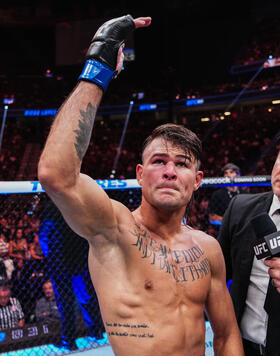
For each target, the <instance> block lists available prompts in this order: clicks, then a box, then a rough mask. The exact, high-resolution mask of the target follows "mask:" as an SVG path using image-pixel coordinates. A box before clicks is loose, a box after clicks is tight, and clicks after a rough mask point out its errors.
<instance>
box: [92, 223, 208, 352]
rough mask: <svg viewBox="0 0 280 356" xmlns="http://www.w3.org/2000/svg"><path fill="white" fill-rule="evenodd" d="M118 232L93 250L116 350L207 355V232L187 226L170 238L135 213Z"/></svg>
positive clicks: (103, 308)
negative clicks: (141, 221)
mask: <svg viewBox="0 0 280 356" xmlns="http://www.w3.org/2000/svg"><path fill="white" fill-rule="evenodd" d="M115 233H116V234H117V236H116V240H117V241H118V242H117V244H112V243H110V242H108V243H105V244H103V243H102V244H100V245H99V244H98V243H97V246H96V245H95V246H94V247H93V246H91V248H90V252H89V268H90V272H91V276H92V280H93V284H94V286H95V289H96V292H97V294H98V297H99V303H100V308H101V312H102V317H103V321H104V325H105V328H106V331H107V334H108V337H109V340H110V343H111V345H112V347H113V350H114V352H115V355H116V356H130V355H139V356H140V355H141V356H142V355H145V356H150V355H151V356H155V355H156V356H164V355H168V356H170V355H172V356H187V355H192V356H203V355H204V354H205V349H204V345H205V342H204V337H205V321H204V305H205V301H206V298H207V293H208V291H209V288H210V283H211V269H210V262H209V259H208V256H207V254H206V252H205V250H206V248H205V240H206V239H205V236H207V235H205V234H203V233H201V232H198V231H195V230H192V229H190V228H188V227H183V226H182V233H181V234H180V236H178V237H176V238H175V239H172V240H171V241H169V242H166V241H164V240H162V239H161V238H160V237H159V236H154V235H152V234H151V233H150V232H149V231H148V230H147V229H146V228H145V227H143V226H139V225H138V224H137V222H136V221H135V220H134V219H133V218H131V219H130V220H129V221H126V222H125V223H124V224H122V225H121V226H120V228H119V230H118V231H117V232H115ZM201 235H202V236H203V237H202V238H201ZM207 250H208V248H207Z"/></svg>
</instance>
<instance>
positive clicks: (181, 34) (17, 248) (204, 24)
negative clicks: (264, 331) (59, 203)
mask: <svg viewBox="0 0 280 356" xmlns="http://www.w3.org/2000/svg"><path fill="white" fill-rule="evenodd" d="M127 13H130V14H131V15H132V16H133V17H138V16H151V17H152V19H153V22H152V25H151V27H150V28H148V29H143V30H141V31H136V32H135V33H134V35H133V36H132V37H131V38H130V39H129V40H128V41H127V43H126V47H125V50H124V52H125V63H124V70H123V71H122V73H121V74H120V76H119V77H118V78H117V79H116V80H114V81H113V82H112V83H111V85H110V86H109V88H108V90H107V92H106V94H105V95H104V97H103V99H102V102H101V105H100V107H99V110H98V113H97V117H96V121H95V124H94V130H93V134H92V140H91V142H90V145H89V148H88V151H87V154H86V156H85V159H84V161H83V165H82V172H83V173H86V174H88V175H90V176H91V177H93V178H95V179H97V181H98V183H99V184H100V185H101V186H102V187H103V188H104V189H105V190H106V191H107V193H108V194H109V196H110V197H112V198H114V199H116V200H119V201H121V202H122V203H124V204H125V205H126V206H128V207H129V209H131V210H134V209H135V208H136V207H137V206H138V205H139V203H140V201H141V190H140V188H139V186H138V184H137V182H136V180H135V167H136V164H137V163H138V162H140V151H141V143H142V142H143V140H144V138H145V137H146V136H147V135H148V134H149V133H150V132H151V131H152V129H153V128H154V127H156V126H158V125H159V124H163V123H168V122H173V123H178V124H183V125H185V126H186V127H188V128H190V129H191V130H193V131H194V132H195V133H196V134H197V135H198V136H199V138H200V139H201V140H202V143H203V159H202V167H201V168H202V170H203V171H204V180H203V184H202V186H201V187H200V189H199V190H198V192H196V194H195V196H194V201H193V202H192V205H191V206H190V207H188V221H187V223H188V224H190V225H191V226H192V227H193V228H195V229H201V230H203V231H205V232H207V233H208V234H210V235H212V236H214V237H217V234H218V230H219V226H220V225H219V222H217V221H213V220H211V218H210V217H209V201H210V198H211V196H212V194H213V192H214V191H216V190H217V189H219V187H221V186H232V187H234V186H238V187H239V189H243V190H244V191H246V192H251V193H257V192H264V191H268V190H270V189H271V184H270V174H271V170H272V166H273V163H274V160H275V157H276V152H278V151H279V148H280V147H279V141H277V137H278V136H279V131H280V105H279V104H280V20H279V19H280V4H279V1H252V2H245V1H243V2H238V1H237V2H226V1H224V2H221V1H216V2H214V3H213V2H210V1H203V0H185V1H183V0H182V1H180V0H177V1H176V0H174V1H165V0H163V1H161V2H160V3H158V4H156V3H155V4H153V3H152V2H151V1H150V3H149V4H148V2H145V1H144V2H142V1H141V2H140V1H139V2H136V4H134V2H133V1H119V2H109V1H103V2H101V3H99V2H97V1H89V0H88V1H83V0H80V1H75V2H69V1H64V0H63V1H52V0H38V1H35V0H22V1H16V0H10V1H6V2H3V1H1V3H0V38H1V55H0V99H1V107H0V117H1V132H0V242H1V244H0V282H1V281H7V282H8V284H9V286H10V289H11V293H12V297H13V298H17V300H18V301H19V303H20V304H21V308H22V313H23V314H24V320H25V325H24V326H23V327H12V328H7V327H5V323H4V324H1V323H0V325H1V329H0V353H1V355H24V356H28V355H40V356H44V355H58V354H62V353H66V354H67V353H73V354H78V353H79V352H80V353H81V352H88V354H90V355H91V354H92V355H112V353H111V351H110V346H109V344H108V339H107V337H106V333H105V332H104V331H105V330H104V328H103V325H102V321H101V317H100V314H99V307H98V300H97V297H96V295H95V292H94V290H93V289H92V286H91V284H90V283H87V280H86V279H85V278H84V279H83V281H81V280H79V281H78V282H77V278H78V276H80V275H81V274H83V275H86V274H87V248H88V247H87V243H86V242H85V241H84V240H83V239H82V238H80V237H77V236H75V237H73V234H74V233H73V232H72V231H71V230H70V229H69V228H68V227H67V226H65V225H64V221H63V220H62V219H61V217H60V216H59V212H58V211H57V210H56V208H55V207H54V206H52V204H51V202H50V201H49V199H48V197H47V196H46V194H45V193H44V191H43V189H42V187H41V185H40V184H39V182H38V177H37V165H38V160H39V157H40V154H41V152H42V149H43V145H44V143H45V140H46V137H47V134H48V132H49V129H50V126H51V124H52V122H53V119H54V116H55V114H56V112H57V110H58V108H59V106H60V105H61V104H62V103H63V101H64V100H65V98H66V97H67V96H68V95H69V94H70V92H71V91H72V89H73V88H74V86H75V85H76V83H77V78H78V76H79V74H80V72H81V70H82V68H83V63H84V55H85V52H86V50H87V47H88V45H89V42H90V40H91V38H92V36H93V34H94V33H95V31H96V29H97V28H98V27H99V25H100V24H102V23H103V22H104V21H106V20H108V19H111V18H113V17H118V16H121V15H124V14H127ZM229 162H233V163H234V164H235V165H237V166H238V167H240V171H241V176H240V177H237V178H236V179H235V180H231V179H230V178H227V177H223V174H222V167H224V166H225V165H226V164H227V163H229ZM48 281H49V282H48ZM45 282H48V283H51V284H52V287H53V288H54V289H55V297H56V300H55V303H56V304H57V309H56V315H52V317H51V318H46V319H44V318H40V317H39V314H38V313H36V305H37V304H38V301H39V300H40V299H41V298H42V296H43V285H44V284H45ZM79 283H81V284H79ZM83 289H87V290H86V292H85V294H86V297H85V295H82V294H83V293H82V292H83ZM58 299H59V300H58ZM85 299H86V300H85ZM88 305H90V306H91V308H90V309H91V312H88V310H87V309H88V308H87V306H88ZM88 314H92V315H88ZM1 318H3V315H2V314H1V308H0V319H1ZM88 319H93V320H94V323H95V327H94V328H92V327H91V326H90V323H89V321H88ZM209 328H210V326H209V324H207V329H206V330H207V332H209V333H208V335H206V336H207V337H206V354H207V355H209V356H210V355H213V349H212V340H211V333H210V331H211V330H210V331H209ZM65 330H66V331H65ZM63 332H65V333H70V334H71V337H72V340H73V343H72V344H70V345H66V346H67V347H65V346H63V345H61V335H62V333H63ZM96 335H99V336H100V335H101V336H102V337H99V338H96ZM132 356H133V355H132Z"/></svg>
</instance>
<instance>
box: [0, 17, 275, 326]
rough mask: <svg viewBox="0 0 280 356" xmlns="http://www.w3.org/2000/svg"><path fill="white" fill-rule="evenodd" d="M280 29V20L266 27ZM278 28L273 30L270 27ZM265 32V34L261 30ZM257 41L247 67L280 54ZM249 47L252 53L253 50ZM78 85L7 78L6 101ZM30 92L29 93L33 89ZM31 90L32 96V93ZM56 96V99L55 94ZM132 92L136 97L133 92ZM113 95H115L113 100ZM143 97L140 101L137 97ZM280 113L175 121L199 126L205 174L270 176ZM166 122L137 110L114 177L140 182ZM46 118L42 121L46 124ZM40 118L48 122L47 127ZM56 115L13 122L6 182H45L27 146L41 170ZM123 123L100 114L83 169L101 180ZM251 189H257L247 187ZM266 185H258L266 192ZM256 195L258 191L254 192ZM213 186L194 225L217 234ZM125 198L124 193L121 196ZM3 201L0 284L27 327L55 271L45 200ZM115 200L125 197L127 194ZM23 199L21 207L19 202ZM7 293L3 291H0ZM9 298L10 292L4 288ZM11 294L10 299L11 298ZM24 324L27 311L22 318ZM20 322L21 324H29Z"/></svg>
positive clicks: (2, 165)
mask: <svg viewBox="0 0 280 356" xmlns="http://www.w3.org/2000/svg"><path fill="white" fill-rule="evenodd" d="M261 26H264V27H266V26H269V27H271V26H272V27H273V26H274V28H276V29H277V33H279V23H278V22H277V21H276V22H273V23H267V22H265V21H264V22H262V23H260V28H262V27H261ZM270 30H271V28H270ZM259 32H260V33H263V32H262V31H261V30H260V31H259ZM260 33H257V34H256V37H254V38H253V39H252V43H251V46H250V47H248V46H244V50H243V51H242V53H241V54H240V57H239V58H238V60H237V62H236V63H243V64H247V63H249V62H252V61H256V60H259V59H264V58H267V57H268V55H273V56H275V57H277V56H280V46H279V43H278V42H277V41H271V40H268V39H267V38H266V37H265V35H263V36H259V34H260ZM245 48H246V50H245ZM279 84H280V76H279V74H277V72H275V71H274V72H271V76H267V77H262V78H260V79H257V80H256V81H255V82H254V83H253V85H252V86H251V89H258V90H263V91H264V90H266V89H267V88H269V87H270V88H271V87H272V86H278V85H279ZM73 85H74V83H73V80H70V79H69V80H67V78H62V77H59V76H57V75H56V76H53V77H52V76H44V75H42V76H37V77H32V78H31V77H29V78H21V79H20V80H19V79H18V78H2V80H1V84H0V96H2V97H4V96H5V95H6V96H11V95H14V96H15V103H14V104H13V105H14V107H17V108H25V109H27V108H57V107H58V106H59V105H60V104H61V103H62V102H63V100H64V98H65V97H66V96H67V95H68V94H69V92H70V90H71V89H70V88H72V87H73ZM245 86H246V81H244V80H242V79H241V78H237V77H236V78H235V80H233V81H232V82H228V83H223V84H221V85H218V86H215V87H213V86H210V85H209V86H204V87H203V88H199V89H196V88H192V89H188V88H182V87H180V86H179V85H176V83H175V85H173V87H172V92H171V93H170V92H168V91H166V90H163V89H162V88H161V87H156V88H153V87H152V86H146V87H145V88H141V87H135V88H131V87H130V88H129V85H128V84H127V85H123V86H122V89H121V91H119V92H118V93H117V94H116V93H115V92H114V93H112V95H111V94H110V93H108V95H106V96H105V98H104V101H103V102H102V105H115V104H122V103H127V102H128V98H133V93H134V94H137V93H139V92H142V91H143V93H144V98H143V99H141V98H139V100H143V102H145V100H158V101H161V100H169V99H170V98H171V99H172V100H175V99H182V98H198V97H202V96H203V95H210V94H222V93H227V92H234V91H237V92H238V91H240V90H242V89H243V88H244V87H245ZM27 88H28V90H27ZM26 93H28V96H27V95H26ZM42 93H44V95H42ZM54 93H55V95H54ZM131 93H132V94H131ZM109 94H110V95H109ZM134 98H135V99H136V97H135V96H134ZM279 114H280V109H279V108H278V106H277V105H261V104H258V103H256V104H254V105H250V106H241V107H233V108H232V109H231V110H230V114H229V115H228V116H225V115H224V113H223V112H219V111H217V110H216V111H212V112H206V113H205V112H204V113H203V116H209V118H210V119H209V121H207V122H202V121H201V120H200V117H201V115H202V114H201V113H199V112H196V113H180V112H178V113H176V114H174V118H173V120H174V122H176V123H180V124H184V125H186V126H187V127H188V128H190V129H192V130H193V131H194V132H196V133H197V135H198V136H199V137H200V139H201V140H202V142H203V147H204V150H203V151H204V153H203V158H202V170H203V171H204V176H205V177H213V176H221V175H222V174H221V172H222V167H224V165H226V164H227V163H229V162H234V163H235V164H237V165H238V166H239V167H240V169H241V174H242V175H269V174H270V172H271V168H272V165H273V162H274V159H275V157H274V156H273V155H272V154H271V149H272V146H273V138H274V135H275V134H276V133H277V128H278V127H279ZM162 117H163V118H162V119H160V118H159V117H158V116H157V114H156V113H150V114H148V113H133V114H132V116H131V119H130V121H129V125H128V129H127V132H126V136H125V140H124V144H123V147H122V150H121V155H120V159H119V162H118V165H117V169H116V173H115V174H114V178H120V179H128V178H135V167H136V164H137V163H138V162H139V161H140V160H141V144H142V142H143V140H144V138H145V137H146V136H147V135H148V134H149V133H150V132H151V130H152V129H153V128H154V127H155V126H157V125H159V124H161V123H163V122H164V120H165V121H166V118H164V116H162ZM40 120H41V121H40ZM39 121H40V122H39ZM51 122H52V118H33V119H30V120H29V119H28V118H15V119H9V120H7V123H6V127H5V132H4V138H3V143H2V147H1V151H0V180H1V181H15V180H19V177H20V178H21V180H37V176H36V170H34V171H33V172H28V175H26V176H24V175H22V174H21V175H20V174H19V172H20V171H21V172H24V170H23V166H24V164H25V161H24V157H25V155H27V154H26V147H27V145H31V146H30V147H31V154H30V153H29V155H27V156H26V157H25V160H27V161H29V160H32V159H33V160H34V166H35V167H36V160H37V159H38V157H37V156H34V157H32V144H34V143H36V144H39V145H40V148H41V149H42V148H43V147H42V145H43V143H44V142H45V139H46V135H47V133H48V132H49V128H50V125H51ZM123 124H124V122H123V120H118V119H115V120H113V119H111V118H110V117H105V116H104V117H98V119H97V120H96V123H95V126H94V130H93V137H92V140H91V142H90V145H89V148H88V151H87V154H86V156H85V159H84V161H83V165H82V172H83V173H86V174H88V175H90V176H91V177H93V178H96V179H110V178H111V177H112V168H113V164H114V160H115V158H116V154H117V149H118V146H119V142H120V137H121V135H122V130H123ZM247 189H248V190H249V188H247ZM262 189H265V188H258V191H262ZM250 191H254V188H251V190H250ZM212 193H213V189H210V188H209V189H206V188H201V189H200V190H199V191H198V193H197V194H196V197H195V198H196V199H195V200H194V202H193V203H192V206H191V207H189V211H190V216H189V220H188V223H189V224H191V225H192V226H193V227H194V228H198V229H202V230H204V231H206V232H208V233H209V234H211V235H213V236H216V234H217V229H216V228H215V227H214V226H212V225H211V223H209V219H208V214H209V210H208V207H209V200H210V197H211V195H212ZM127 194H130V197H129V199H128V201H129V206H130V208H131V209H135V208H136V206H137V203H138V202H139V199H140V197H139V195H140V193H139V190H138V192H136V190H135V192H132V193H131V192H130V193H127ZM117 195H118V194H117ZM0 197H1V211H0V281H1V280H2V281H5V282H8V285H9V288H10V289H11V293H12V296H13V298H16V299H17V300H18V301H19V303H20V305H21V308H22V313H23V315H24V319H25V321H27V322H33V321H36V313H35V308H36V302H37V301H38V300H39V299H40V298H42V297H43V289H42V287H43V284H44V283H45V282H47V281H48V279H49V273H48V270H47V267H46V264H45V262H44V255H43V253H42V250H41V246H40V243H39V239H38V231H39V228H40V223H41V221H40V214H39V210H38V203H39V200H40V199H43V198H42V196H41V197H38V196H37V195H32V197H30V196H23V195H17V194H14V195H12V196H11V195H9V196H0ZM114 198H117V199H120V200H122V199H123V196H121V194H120V195H119V196H116V197H114ZM19 201H20V204H19ZM0 292H1V286H0ZM2 292H3V293H4V294H3V298H6V297H7V295H8V292H7V289H5V288H3V290H2ZM5 293H6V294H5ZM19 315H20V316H21V319H22V314H21V313H20V314H19ZM21 319H19V320H21Z"/></svg>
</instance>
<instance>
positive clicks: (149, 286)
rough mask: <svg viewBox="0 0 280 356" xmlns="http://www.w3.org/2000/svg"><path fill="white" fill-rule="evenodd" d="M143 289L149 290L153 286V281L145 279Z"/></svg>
mask: <svg viewBox="0 0 280 356" xmlns="http://www.w3.org/2000/svg"><path fill="white" fill-rule="evenodd" d="M144 287H145V289H147V290H150V289H152V288H153V283H152V281H145V285H144Z"/></svg>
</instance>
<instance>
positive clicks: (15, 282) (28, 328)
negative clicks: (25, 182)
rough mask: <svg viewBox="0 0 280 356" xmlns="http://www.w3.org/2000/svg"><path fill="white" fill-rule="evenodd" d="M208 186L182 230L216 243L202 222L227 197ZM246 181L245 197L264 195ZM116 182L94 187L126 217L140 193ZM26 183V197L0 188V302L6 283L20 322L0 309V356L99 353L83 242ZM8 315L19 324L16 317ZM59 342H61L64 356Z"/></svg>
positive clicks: (220, 181)
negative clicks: (214, 202) (217, 198)
mask: <svg viewBox="0 0 280 356" xmlns="http://www.w3.org/2000/svg"><path fill="white" fill-rule="evenodd" d="M242 178H244V177H242ZM213 179H214V181H213V180H212V181H209V179H208V181H207V179H206V180H204V184H203V185H202V187H201V188H200V189H199V190H198V191H197V192H196V193H195V196H194V199H193V201H192V203H191V205H190V206H189V207H188V209H187V210H188V214H189V215H188V216H189V217H188V218H187V223H188V224H190V225H191V226H192V227H193V228H198V229H201V230H203V231H206V232H208V233H209V234H210V235H213V236H215V237H216V236H217V233H218V229H219V225H217V224H215V223H213V221H211V219H210V218H209V201H210V200H211V196H212V195H213V193H214V192H215V191H217V190H218V189H224V190H227V189H226V188H225V187H220V185H224V184H226V183H228V181H227V180H224V179H225V178H213ZM252 179H253V178H252V177H250V179H249V177H248V179H247V182H246V179H245V182H244V179H243V183H242V184H245V185H246V184H247V186H244V187H242V189H244V191H245V192H251V193H257V192H264V191H267V190H270V189H271V187H270V183H269V181H270V177H268V176H267V177H266V178H265V179H263V180H262V182H261V184H262V185H259V183H260V182H257V183H256V182H253V183H252V184H251V183H248V181H249V180H251V181H252ZM112 182H117V184H116V183H114V184H112ZM123 182H125V181H121V180H115V181H111V182H110V181H99V183H100V184H101V186H103V188H105V189H107V194H108V195H109V196H110V198H112V199H115V200H118V201H121V202H122V203H123V204H125V205H126V206H127V207H128V208H129V209H130V210H131V211H133V210H134V209H136V208H137V207H138V206H139V204H140V202H141V189H140V188H139V187H137V185H134V186H133V185H132V188H129V184H128V185H127V186H128V187H124V186H125V184H124V183H123ZM13 183H14V184H15V185H17V182H13ZM31 183H33V185H32V187H33V189H31V192H28V193H16V191H17V190H16V189H15V190H10V191H9V189H8V190H5V189H1V188H3V187H4V186H5V182H1V185H0V206H1V209H0V235H1V239H0V243H1V244H0V296H1V283H2V284H8V287H9V288H10V290H11V298H15V299H17V300H18V302H19V304H20V306H21V309H22V313H23V315H24V320H25V325H24V326H23V327H19V326H18V324H17V322H16V323H15V322H14V320H12V321H11V320H10V319H12V318H10V319H9V315H8V316H7V315H4V313H3V307H1V306H0V325H1V329H0V350H1V351H0V352H1V353H5V352H9V355H12V354H13V352H12V351H15V350H20V355H23V356H24V355H26V356H27V355H30V354H32V352H34V353H33V354H34V355H35V354H36V355H39V356H44V355H54V354H60V353H61V352H69V351H71V350H74V349H75V348H76V347H78V348H79V349H88V348H96V347H99V346H100V345H102V344H104V343H106V342H107V341H108V340H106V334H105V333H104V332H105V329H104V326H103V323H102V319H101V315H100V310H99V305H98V299H97V296H96V294H95V291H94V288H93V286H92V283H91V280H90V277H89V272H88V267H87V257H88V256H87V255H88V243H87V241H86V240H84V239H83V238H81V237H79V236H77V235H76V234H75V233H74V232H73V231H72V230H71V229H70V228H69V227H68V225H67V224H66V223H65V221H64V220H63V218H62V216H61V214H60V212H59V211H58V209H57V208H56V207H55V206H54V204H53V203H52V202H51V201H50V199H49V198H48V197H47V195H46V194H45V193H44V192H43V191H42V190H40V188H38V185H36V187H35V189H34V182H31ZM263 184H264V185H263ZM232 185H233V184H231V186H232ZM117 188H118V189H117ZM11 191H13V193H12V192H11ZM19 191H20V188H19ZM32 191H33V193H32ZM52 290H53V292H52ZM53 295H54V297H53ZM51 297H52V299H53V300H51ZM0 303H2V302H1V301H0ZM1 305H3V304H1ZM11 312H12V311H11ZM14 312H16V313H17V317H18V318H20V317H21V316H20V315H21V314H20V313H19V311H18V310H14ZM1 318H2V319H5V318H6V319H5V322H3V323H1ZM13 322H14V324H13ZM63 342H66V344H67V343H68V347H67V348H65V350H64V351H62V349H63V348H61V346H62V344H63ZM30 350H32V351H30ZM34 350H35V351H34Z"/></svg>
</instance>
